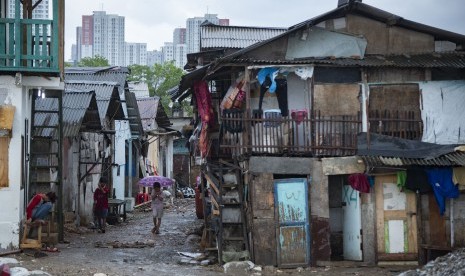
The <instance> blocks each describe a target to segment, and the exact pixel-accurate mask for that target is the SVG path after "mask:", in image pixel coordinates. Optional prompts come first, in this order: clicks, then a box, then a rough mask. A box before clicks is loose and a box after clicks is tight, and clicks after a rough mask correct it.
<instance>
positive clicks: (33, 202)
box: [26, 194, 43, 219]
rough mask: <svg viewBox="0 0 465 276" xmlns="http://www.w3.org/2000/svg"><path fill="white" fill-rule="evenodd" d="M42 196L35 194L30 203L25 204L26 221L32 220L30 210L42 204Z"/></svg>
mask: <svg viewBox="0 0 465 276" xmlns="http://www.w3.org/2000/svg"><path fill="white" fill-rule="evenodd" d="M42 196H43V195H42V194H36V195H35V196H34V197H33V198H32V199H31V201H29V203H28V204H27V207H26V217H27V219H30V218H32V210H34V208H35V207H36V206H38V205H39V204H40V203H41V202H42Z"/></svg>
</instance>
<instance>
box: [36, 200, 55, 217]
mask: <svg viewBox="0 0 465 276" xmlns="http://www.w3.org/2000/svg"><path fill="white" fill-rule="evenodd" d="M51 209H52V203H51V202H44V203H42V204H41V205H40V206H38V207H37V208H35V209H34V210H33V211H32V220H33V221H34V220H36V219H40V220H43V219H45V217H46V216H47V215H48V212H49V211H50V210H51Z"/></svg>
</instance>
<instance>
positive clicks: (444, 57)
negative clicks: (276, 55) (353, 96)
mask: <svg viewBox="0 0 465 276" xmlns="http://www.w3.org/2000/svg"><path fill="white" fill-rule="evenodd" d="M233 62H234V63H238V64H250V65H254V64H255V65H258V64H276V65H299V64H302V65H308V64H312V65H318V64H321V65H334V66H347V67H350V66H357V67H358V66H360V67H401V68H465V52H453V53H426V54H418V55H392V56H379V55H371V56H370V55H366V56H365V58H364V59H351V58H338V59H332V58H325V59H322V58H306V59H299V60H263V59H261V60H254V59H249V58H247V59H241V58H238V59H234V61H233Z"/></svg>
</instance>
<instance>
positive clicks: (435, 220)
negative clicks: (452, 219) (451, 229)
mask: <svg viewBox="0 0 465 276" xmlns="http://www.w3.org/2000/svg"><path fill="white" fill-rule="evenodd" d="M428 200H429V204H428V205H429V229H430V237H429V241H430V244H431V245H435V246H448V243H447V238H446V237H447V236H446V221H445V219H444V217H442V216H441V215H440V213H439V206H438V204H437V202H436V199H435V198H434V195H433V194H432V193H431V194H429V195H428ZM427 240H428V239H427Z"/></svg>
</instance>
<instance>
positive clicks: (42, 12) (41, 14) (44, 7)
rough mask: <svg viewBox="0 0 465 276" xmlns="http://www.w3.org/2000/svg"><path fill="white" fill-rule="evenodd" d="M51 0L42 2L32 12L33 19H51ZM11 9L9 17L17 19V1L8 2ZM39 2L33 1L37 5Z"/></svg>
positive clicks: (10, 0)
mask: <svg viewBox="0 0 465 276" xmlns="http://www.w3.org/2000/svg"><path fill="white" fill-rule="evenodd" d="M50 1H51V0H42V2H40V3H39V5H37V7H35V9H34V10H33V11H32V18H34V19H49V18H50V4H49V2H50ZM8 2H9V3H8V5H9V7H8V8H9V9H8V17H9V18H15V6H16V5H15V0H9V1H8ZM36 2H37V1H33V3H36Z"/></svg>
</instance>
